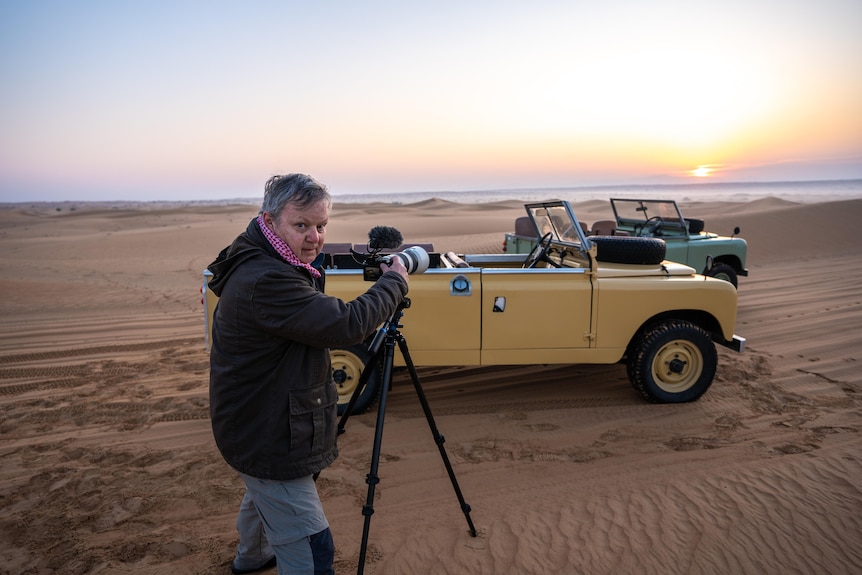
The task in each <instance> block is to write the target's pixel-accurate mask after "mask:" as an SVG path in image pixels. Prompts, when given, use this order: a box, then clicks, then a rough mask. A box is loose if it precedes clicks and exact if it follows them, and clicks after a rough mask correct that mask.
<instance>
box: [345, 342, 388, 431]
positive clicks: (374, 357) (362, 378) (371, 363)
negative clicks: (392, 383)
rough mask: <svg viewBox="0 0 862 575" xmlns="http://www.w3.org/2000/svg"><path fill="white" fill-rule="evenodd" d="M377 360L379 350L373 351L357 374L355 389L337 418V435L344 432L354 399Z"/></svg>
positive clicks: (354, 403)
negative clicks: (360, 371) (339, 417)
mask: <svg viewBox="0 0 862 575" xmlns="http://www.w3.org/2000/svg"><path fill="white" fill-rule="evenodd" d="M379 361H380V352H375V353H374V355H372V356H371V359H369V360H368V363H367V364H365V367H364V368H363V369H362V373H361V374H360V375H359V383H357V384H356V389H354V390H353V393H352V394H351V396H350V401H349V402H347V406H346V407H345V408H344V412H343V413H342V414H341V419H339V420H338V435H341V434H342V433H344V427H345V426H346V425H347V420H348V419H349V418H350V415H351V414H352V413H353V408H354V407H355V406H356V401H357V400H358V399H359V395H360V394H361V393H362V390H363V389H365V386H366V385H367V384H368V380H369V379H370V378H371V374H372V373H374V368H375V367H377V362H379Z"/></svg>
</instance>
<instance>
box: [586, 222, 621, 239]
mask: <svg viewBox="0 0 862 575" xmlns="http://www.w3.org/2000/svg"><path fill="white" fill-rule="evenodd" d="M616 231H617V223H616V222H615V221H614V220H598V221H595V222H593V228H592V230H591V231H590V233H591V234H592V235H594V236H612V235H614V234H615V233H616Z"/></svg>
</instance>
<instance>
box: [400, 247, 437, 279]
mask: <svg viewBox="0 0 862 575" xmlns="http://www.w3.org/2000/svg"><path fill="white" fill-rule="evenodd" d="M392 256H393V257H398V258H400V259H401V262H402V263H403V264H404V267H405V268H407V273H408V274H423V273H425V270H427V269H428V264H429V261H430V259H429V257H428V252H426V251H425V250H424V249H422V248H421V247H419V246H411V247H409V248H407V249H406V250H404V251H403V252H398V253H397V254H392Z"/></svg>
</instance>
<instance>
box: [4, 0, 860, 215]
mask: <svg viewBox="0 0 862 575" xmlns="http://www.w3.org/2000/svg"><path fill="white" fill-rule="evenodd" d="M286 172H305V173H309V174H311V175H313V176H315V177H316V178H318V179H319V180H321V181H322V182H324V183H326V184H328V185H329V187H330V189H331V191H332V192H333V193H334V194H347V193H360V192H363V193H370V192H396V191H397V192H412V191H435V190H439V191H461V190H482V189H500V188H532V187H548V186H572V187H576V186H590V185H610V184H635V183H640V184H651V183H675V182H689V181H718V182H721V181H725V182H731V181H776V180H812V179H847V178H862V1H860V0H716V1H698V0H688V1H684V0H679V1H670V0H651V1H649V2H644V1H638V0H604V1H602V2H597V1H593V2H586V1H576V0H569V1H547V0H532V1H531V2H510V1H500V0H498V1H484V0H477V1H470V2H465V1H463V0H459V1H457V2H455V1H449V0H437V1H435V2H420V1H415V2H397V1H394V0H393V1H383V2H381V1H367V2H348V1H320V2H308V1H306V2H290V1H262V0H261V1H254V0H251V1H235V2H225V1H207V2H203V1H201V2H195V1H187V0H174V1H169V2H162V1H159V0H147V1H134V0H126V1H120V0H117V1H113V0H104V1H95V0H77V1H49V0H32V1H26V0H0V201H15V202H18V201H31V200H46V201H51V200H116V199H127V200H171V199H219V198H237V197H255V196H260V195H261V190H262V185H263V182H264V181H265V180H266V179H267V178H268V177H269V176H270V175H272V174H276V173H286Z"/></svg>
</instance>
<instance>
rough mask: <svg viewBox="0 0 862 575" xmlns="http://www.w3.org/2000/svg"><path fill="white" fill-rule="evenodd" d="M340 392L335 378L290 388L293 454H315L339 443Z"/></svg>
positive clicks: (291, 445)
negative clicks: (338, 405)
mask: <svg viewBox="0 0 862 575" xmlns="http://www.w3.org/2000/svg"><path fill="white" fill-rule="evenodd" d="M337 402H338V393H337V392H336V390H335V385H334V384H333V383H332V382H331V381H327V382H325V383H322V384H319V385H315V386H312V387H305V388H302V389H293V390H291V391H290V454H291V457H292V458H294V459H295V460H299V459H303V458H306V457H312V458H313V457H315V456H318V455H320V454H322V453H324V452H326V451H327V450H328V449H330V448H331V447H332V446H333V445H334V444H335V436H336V434H337V427H338V426H337V423H336V419H337V417H338V410H337V409H336V407H335V404H336V403H337Z"/></svg>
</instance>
